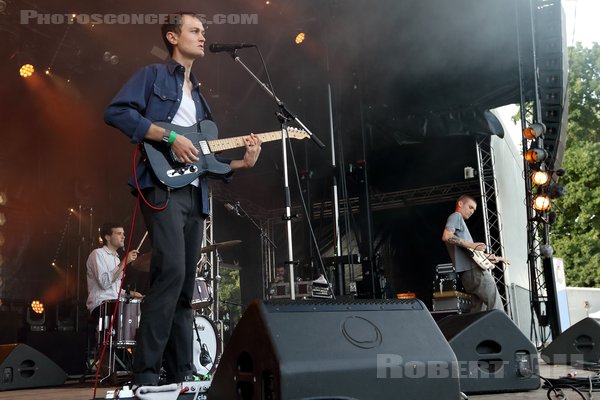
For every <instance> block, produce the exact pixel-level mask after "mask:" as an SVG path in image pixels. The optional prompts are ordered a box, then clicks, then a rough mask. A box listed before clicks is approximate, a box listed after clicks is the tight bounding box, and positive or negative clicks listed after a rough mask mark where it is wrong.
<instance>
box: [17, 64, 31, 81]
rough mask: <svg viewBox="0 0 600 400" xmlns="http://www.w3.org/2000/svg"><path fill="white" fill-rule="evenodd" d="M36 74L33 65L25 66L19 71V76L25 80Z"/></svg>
mask: <svg viewBox="0 0 600 400" xmlns="http://www.w3.org/2000/svg"><path fill="white" fill-rule="evenodd" d="M34 72H35V68H33V65H31V64H23V65H22V66H21V68H20V69H19V75H21V76H22V77H23V78H29V77H30V76H31V75H33V73H34Z"/></svg>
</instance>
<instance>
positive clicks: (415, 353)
mask: <svg viewBox="0 0 600 400" xmlns="http://www.w3.org/2000/svg"><path fill="white" fill-rule="evenodd" d="M456 365H457V364H456V357H455V356H454V353H453V352H452V349H451V348H450V346H449V345H448V343H447V342H446V340H445V339H444V336H443V335H442V333H441V332H440V330H439V329H438V327H437V326H436V324H435V322H434V321H433V318H432V317H431V315H430V314H429V312H428V311H427V309H426V308H425V306H424V305H423V303H421V302H420V301H419V300H414V299H411V300H364V301H353V302H337V301H330V300H324V301H298V302H292V301H285V302H268V303H263V302H260V301H254V302H253V303H252V304H250V306H249V307H248V309H247V310H246V311H245V312H244V314H243V315H242V318H241V320H240V321H239V323H238V325H237V326H236V328H235V330H234V332H233V335H232V337H231V339H230V341H229V344H228V345H227V347H226V348H225V352H224V353H223V356H222V358H221V360H220V362H219V366H218V368H217V371H216V372H215V375H214V378H213V382H212V385H211V388H210V390H209V393H208V394H209V398H216V399H229V400H233V399H255V400H260V399H272V400H281V399H284V400H300V399H312V400H316V399H329V400H331V399H346V400H351V399H352V400H377V399H385V400H389V399H396V398H402V399H407V400H409V399H436V400H439V399H452V400H456V399H458V398H459V395H460V391H459V382H458V378H457V372H458V371H457V369H456Z"/></svg>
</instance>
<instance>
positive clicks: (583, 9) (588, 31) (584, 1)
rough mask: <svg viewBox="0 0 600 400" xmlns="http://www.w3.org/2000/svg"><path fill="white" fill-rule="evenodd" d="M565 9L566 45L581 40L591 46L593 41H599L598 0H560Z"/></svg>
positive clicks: (599, 8)
mask: <svg viewBox="0 0 600 400" xmlns="http://www.w3.org/2000/svg"><path fill="white" fill-rule="evenodd" d="M562 5H563V9H564V11H565V18H566V29H567V46H572V45H574V44H575V43H576V42H581V43H582V44H583V46H584V47H591V45H592V43H593V42H597V43H600V28H599V27H598V16H599V15H600V0H562Z"/></svg>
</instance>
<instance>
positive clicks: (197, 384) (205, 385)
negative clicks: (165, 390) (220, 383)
mask: <svg viewBox="0 0 600 400" xmlns="http://www.w3.org/2000/svg"><path fill="white" fill-rule="evenodd" d="M211 383H212V379H209V380H207V381H192V382H183V383H182V384H181V392H180V393H179V396H177V400H206V399H207V396H206V394H207V393H208V389H210V385H211Z"/></svg>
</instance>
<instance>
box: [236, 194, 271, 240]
mask: <svg viewBox="0 0 600 400" xmlns="http://www.w3.org/2000/svg"><path fill="white" fill-rule="evenodd" d="M235 209H236V210H239V211H241V212H242V214H243V215H240V214H238V215H239V216H240V217H246V218H248V219H249V220H250V222H252V225H254V226H255V227H256V229H258V230H259V231H260V237H261V238H263V239H266V240H267V242H269V244H270V245H271V246H273V248H274V249H276V248H277V246H276V245H275V243H274V242H273V241H272V240H271V238H270V237H269V235H267V234H266V233H265V230H264V229H263V228H262V226H260V225H258V224H257V223H256V221H255V220H254V219H253V218H252V217H251V216H250V215H249V214H248V213H247V212H246V210H244V208H243V207H242V205H241V204H240V202H239V201H236V202H235Z"/></svg>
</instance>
